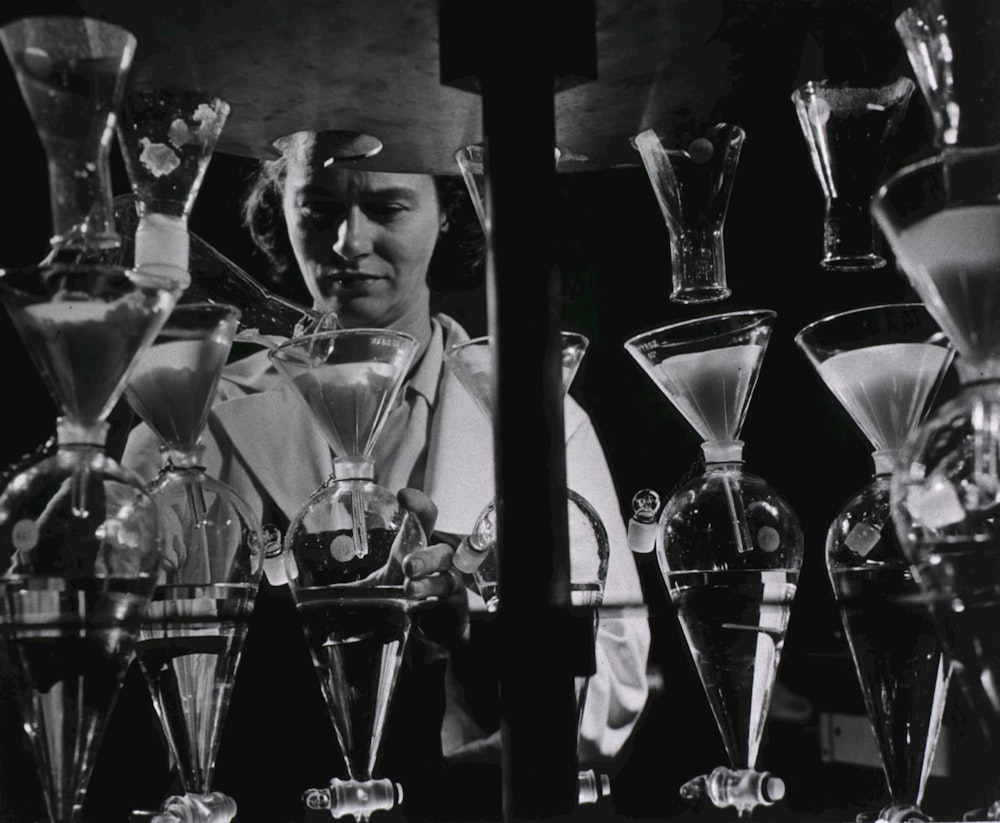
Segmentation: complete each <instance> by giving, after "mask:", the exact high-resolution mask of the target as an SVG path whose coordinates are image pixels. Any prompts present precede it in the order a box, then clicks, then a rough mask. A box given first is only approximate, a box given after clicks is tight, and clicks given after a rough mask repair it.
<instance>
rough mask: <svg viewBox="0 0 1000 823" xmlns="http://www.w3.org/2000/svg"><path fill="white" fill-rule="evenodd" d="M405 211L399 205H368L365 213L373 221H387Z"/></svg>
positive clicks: (403, 207)
mask: <svg viewBox="0 0 1000 823" xmlns="http://www.w3.org/2000/svg"><path fill="white" fill-rule="evenodd" d="M405 210H406V207H405V206H403V205H402V204H401V203H369V204H368V205H367V206H365V213H366V214H368V216H369V217H371V218H372V219H374V220H387V219H390V218H392V217H395V216H396V215H398V214H400V213H402V212H403V211H405Z"/></svg>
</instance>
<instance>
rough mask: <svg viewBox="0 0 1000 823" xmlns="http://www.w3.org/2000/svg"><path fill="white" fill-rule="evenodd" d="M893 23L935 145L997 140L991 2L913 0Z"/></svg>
mask: <svg viewBox="0 0 1000 823" xmlns="http://www.w3.org/2000/svg"><path fill="white" fill-rule="evenodd" d="M895 25H896V31H897V33H898V34H899V37H900V40H901V41H902V43H903V46H904V47H905V49H906V54H907V56H908V58H909V60H910V65H911V66H912V67H913V73H914V76H915V77H916V78H917V83H918V85H919V86H920V89H921V91H922V92H923V95H924V98H925V100H926V102H927V105H928V107H929V108H930V112H931V117H932V120H933V125H934V144H935V146H936V147H937V148H938V149H939V150H941V151H947V150H950V149H953V148H970V147H976V146H991V145H994V144H996V143H997V142H998V141H1000V110H998V108H997V102H996V92H995V89H996V86H997V82H998V80H1000V74H998V69H997V63H996V58H995V54H994V53H995V44H996V39H997V35H998V33H1000V7H998V6H997V4H996V2H994V0H985V2H977V3H969V2H963V0H914V3H913V5H912V6H911V7H910V8H908V9H906V10H905V11H903V12H902V13H901V14H900V15H899V16H898V17H897V18H896V23H895Z"/></svg>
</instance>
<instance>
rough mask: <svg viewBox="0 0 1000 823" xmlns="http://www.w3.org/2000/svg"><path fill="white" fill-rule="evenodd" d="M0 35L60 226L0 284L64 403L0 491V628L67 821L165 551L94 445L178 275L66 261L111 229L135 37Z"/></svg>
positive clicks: (14, 26) (60, 20) (21, 26)
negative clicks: (113, 171)
mask: <svg viewBox="0 0 1000 823" xmlns="http://www.w3.org/2000/svg"><path fill="white" fill-rule="evenodd" d="M0 42H2V44H3V47H4V51H5V53H6V55H7V57H8V60H9V61H10V63H11V65H12V66H13V67H14V71H15V74H16V75H17V80H18V85H19V86H20V89H21V92H22V95H23V96H24V99H25V101H26V103H27V104H28V111H29V113H30V114H31V116H32V118H33V119H34V122H35V125H36V128H37V130H38V133H39V136H40V138H41V141H42V144H43V147H44V149H45V152H46V155H47V159H48V172H49V186H50V198H51V202H52V210H53V211H52V216H53V223H54V230H55V231H54V234H53V236H52V241H51V242H52V247H53V254H52V255H51V256H50V262H47V263H43V264H42V265H40V266H34V267H28V268H24V269H18V270H6V271H3V272H2V273H0V300H2V302H3V304H4V308H5V309H6V311H7V314H8V316H9V317H10V320H11V322H12V324H13V326H14V328H15V329H16V330H17V332H18V334H19V335H20V337H21V340H22V341H23V343H24V345H25V348H26V349H27V351H28V354H29V356H30V357H31V359H32V362H33V363H34V365H35V367H36V368H37V369H38V371H39V373H40V374H41V377H42V379H43V381H44V383H45V385H46V387H47V389H48V390H49V392H50V394H51V395H52V398H53V400H54V401H55V403H56V405H57V407H58V408H59V409H60V413H61V416H60V417H59V419H58V421H57V424H56V428H57V442H56V448H55V451H54V452H53V453H52V454H50V455H48V456H45V457H42V458H40V459H37V460H33V461H29V462H28V463H25V464H22V465H21V466H20V467H19V468H18V470H17V471H16V472H14V473H13V474H12V476H9V477H8V478H6V483H5V485H4V487H3V489H2V491H0V555H2V564H3V566H2V568H3V573H2V575H0V589H2V597H0V637H2V639H3V644H4V647H5V650H6V653H7V654H8V656H9V657H10V658H11V661H12V663H13V664H14V669H15V670H16V671H18V672H19V678H20V679H19V683H18V686H19V688H18V691H19V696H20V698H21V709H22V712H23V717H24V721H25V730H26V732H27V735H28V738H29V741H30V743H31V747H32V749H33V752H34V756H35V759H36V764H37V767H38V773H39V777H40V779H41V783H42V788H43V793H44V797H45V803H46V809H47V814H48V817H49V820H50V821H53V823H70V822H71V821H77V820H79V817H80V808H81V806H82V803H83V797H84V794H85V791H86V787H87V782H88V780H89V777H90V772H91V769H92V767H93V762H94V754H95V752H96V748H97V745H98V744H99V741H100V738H101V735H102V733H103V731H104V728H105V725H106V721H107V719H108V716H109V714H110V712H111V710H112V707H113V705H114V702H115V699H116V697H117V695H118V691H119V689H120V686H121V684H122V681H123V679H124V675H125V671H126V668H127V666H128V664H129V662H130V660H131V659H132V656H133V651H134V643H135V639H136V633H137V631H138V627H139V622H140V619H141V615H142V612H143V609H144V607H145V605H146V603H147V602H148V599H149V597H150V595H151V594H152V592H153V589H154V586H155V583H156V574H157V570H158V567H159V564H160V560H161V547H162V544H161V541H160V535H159V532H158V519H157V511H156V505H155V503H154V502H153V500H152V498H151V497H150V496H149V495H148V494H147V493H146V492H145V490H144V489H143V487H142V483H141V481H140V480H139V479H138V477H136V476H135V475H134V474H133V473H132V472H130V471H128V470H126V469H124V468H123V467H122V466H120V465H119V464H118V463H116V462H115V461H114V460H112V459H111V458H110V457H108V456H107V454H106V453H105V450H104V444H105V441H106V437H107V431H108V424H107V421H106V417H107V415H108V413H109V411H110V409H111V407H112V406H113V405H114V403H115V402H116V401H117V399H118V398H119V397H120V395H121V392H122V389H123V387H124V384H125V381H126V379H127V377H128V374H129V371H130V369H131V368H132V366H133V364H134V362H135V359H136V357H137V356H138V355H139V354H140V353H141V352H142V350H143V349H144V348H145V347H146V346H148V345H149V344H150V343H151V341H152V340H153V338H154V337H155V335H156V333H157V331H158V330H159V328H160V326H162V324H163V322H164V321H165V320H166V318H167V316H168V314H169V313H170V311H171V310H172V309H173V307H174V304H175V303H176V300H177V297H178V293H179V289H178V287H177V285H176V282H175V281H173V280H170V279H164V278H162V277H158V276H155V275H152V274H146V273H141V272H136V271H131V270H128V269H124V268H121V267H116V266H110V265H100V264H88V263H80V262H72V261H76V260H77V259H78V258H79V257H81V256H83V257H86V256H87V253H88V252H89V251H91V250H93V251H97V250H100V249H104V248H109V247H113V246H114V244H115V243H117V242H118V238H117V235H116V234H115V231H114V224H113V220H112V216H111V208H110V204H111V198H110V188H109V186H108V182H109V180H110V174H109V172H108V162H107V161H108V149H109V144H110V139H111V135H112V134H113V131H114V123H115V117H116V111H117V107H118V105H119V103H120V96H121V89H122V86H123V81H124V77H125V75H126V74H127V71H128V68H129V66H130V65H131V59H132V55H133V54H134V51H135V38H134V37H133V36H132V35H131V34H130V33H129V32H127V31H126V30H124V29H122V28H120V27H118V26H115V25H112V24H108V23H105V22H103V21H98V20H93V19H90V18H81V17H61V16H41V17H27V18H22V19H19V20H15V21H13V22H11V23H8V24H6V25H5V26H3V27H0ZM60 252H64V253H65V254H62V255H61V254H60ZM63 261H69V262H63Z"/></svg>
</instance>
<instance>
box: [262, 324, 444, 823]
mask: <svg viewBox="0 0 1000 823" xmlns="http://www.w3.org/2000/svg"><path fill="white" fill-rule="evenodd" d="M416 349H417V341H416V340H415V339H414V338H413V337H412V336H410V335H408V334H403V333H401V332H396V331H391V330H387V329H339V330H336V331H330V332H320V333H317V334H311V335H306V336H304V337H300V338H295V339H292V340H289V341H287V342H286V343H282V344H281V345H279V346H277V347H275V348H273V349H271V350H270V354H269V356H270V358H271V361H272V362H273V363H274V365H275V367H276V368H277V370H278V372H279V373H280V374H281V375H282V377H283V378H284V379H285V380H286V381H287V383H288V386H289V387H290V388H291V390H292V391H293V392H294V393H295V395H296V396H297V397H299V398H300V399H301V400H302V401H303V402H304V403H305V405H306V407H307V408H308V409H309V410H310V413H311V414H312V416H313V417H314V418H315V420H316V423H317V425H318V426H319V427H320V429H321V430H322V431H323V433H324V435H325V436H326V439H327V442H328V443H329V444H330V448H331V450H332V451H333V454H334V458H333V474H332V475H331V477H330V478H329V479H328V480H327V481H326V482H325V483H324V484H323V485H322V486H321V487H320V488H319V489H318V490H317V491H316V493H315V494H313V496H312V497H310V498H309V500H308V501H307V502H306V503H305V505H304V506H303V507H302V509H301V510H300V511H299V512H298V514H296V516H295V517H294V518H293V519H292V522H291V523H290V524H289V526H288V530H287V532H286V533H285V538H284V543H283V555H284V558H285V567H286V570H287V574H288V585H289V589H290V591H291V595H292V598H293V600H294V601H295V605H296V608H297V610H298V613H299V616H300V617H301V619H302V625H303V629H304V632H305V636H306V641H307V643H308V646H309V649H310V652H311V654H312V659H313V664H314V666H315V669H316V673H317V675H318V677H319V681H320V686H321V688H322V691H323V696H324V698H325V700H326V705H327V709H328V710H329V712H330V717H331V719H332V721H333V725H334V729H335V730H336V733H337V739H338V741H339V743H340V749H341V753H342V754H343V756H344V760H345V763H346V766H347V771H348V779H347V780H340V779H338V778H334V779H333V780H332V781H331V782H330V785H329V786H328V787H324V788H317V789H309V790H308V791H307V792H306V793H305V797H304V801H305V805H306V807H307V808H309V809H326V810H328V811H330V813H331V814H332V815H333V816H335V817H340V816H344V815H353V816H354V817H355V818H356V819H357V820H367V819H368V817H369V816H370V815H371V814H372V813H373V812H374V811H377V810H379V809H391V808H393V806H395V805H397V804H398V803H400V802H401V801H402V788H401V787H400V786H399V785H398V784H396V783H393V782H392V781H391V780H388V779H384V778H375V777H374V773H375V769H376V766H377V763H378V757H379V751H380V746H381V742H382V735H383V732H384V729H385V724H386V721H387V717H388V713H389V708H390V705H391V703H392V696H393V692H394V690H395V685H396V679H397V675H398V673H399V667H400V664H401V662H402V658H403V652H404V649H405V647H406V643H407V640H408V638H409V634H410V629H411V624H412V619H413V618H412V613H413V611H414V610H415V609H417V608H419V607H420V606H421V605H422V604H423V603H425V602H426V601H421V600H418V599H416V598H414V597H411V596H410V595H408V594H407V593H406V591H405V590H404V586H403V584H404V576H403V572H402V566H401V564H402V561H403V559H404V558H405V557H406V555H408V554H409V553H410V552H412V551H414V550H416V549H420V548H424V547H425V546H426V545H427V540H426V536H425V535H424V532H423V529H422V527H421V525H420V523H419V521H418V520H417V518H416V517H415V516H414V515H413V514H411V513H410V512H409V511H408V510H407V509H405V508H403V507H402V506H400V504H399V502H398V501H397V499H396V495H394V494H392V493H391V492H390V491H389V490H388V489H386V488H385V487H384V486H381V485H379V484H377V483H376V482H375V466H374V462H373V460H372V453H373V450H374V448H375V443H376V441H377V440H378V437H379V433H380V432H381V431H382V428H383V426H384V424H385V421H386V419H387V415H388V413H389V411H390V410H391V409H392V407H393V405H394V403H395V400H396V397H397V395H398V394H399V391H400V388H401V387H402V384H403V380H404V379H405V377H406V374H407V371H408V370H409V367H410V365H411V363H412V362H413V358H414V357H415V355H416Z"/></svg>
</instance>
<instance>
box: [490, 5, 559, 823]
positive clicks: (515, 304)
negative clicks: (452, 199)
mask: <svg viewBox="0 0 1000 823" xmlns="http://www.w3.org/2000/svg"><path fill="white" fill-rule="evenodd" d="M502 14H504V16H505V17H507V16H508V12H506V11H505V12H502ZM513 16H514V17H518V15H513ZM540 18H542V19H536V20H521V22H520V24H519V27H518V29H517V41H518V42H517V49H516V52H517V56H516V59H512V58H513V55H512V54H511V52H509V51H507V50H499V49H498V50H491V58H490V60H489V66H488V67H487V68H486V69H485V70H484V71H483V73H482V75H481V77H480V79H481V93H482V106H483V130H484V135H485V144H486V163H487V168H486V175H487V200H488V204H489V206H488V207H489V208H490V214H491V223H492V228H493V231H492V237H491V246H492V255H491V257H492V265H493V270H492V272H491V275H492V276H491V287H492V288H493V289H494V301H493V306H494V310H495V316H494V317H493V318H491V323H492V329H491V332H492V333H493V334H495V337H496V346H495V347H494V350H495V356H496V358H497V362H496V363H495V364H494V365H495V369H496V370H495V373H496V374H497V375H498V386H497V399H496V403H497V408H496V409H495V410H494V413H495V417H494V419H495V426H494V436H495V454H496V483H497V499H498V504H499V505H498V530H499V543H500V545H501V547H502V549H501V555H500V581H501V592H502V594H501V599H502V605H501V608H500V612H499V615H498V621H499V628H500V632H499V634H500V637H501V641H500V642H501V646H502V648H501V649H500V655H501V675H500V701H501V712H502V718H503V720H502V737H503V776H504V797H503V804H504V819H505V820H506V821H521V820H539V819H546V818H548V819H552V818H556V817H564V816H565V815H567V814H568V813H569V812H571V811H572V809H573V808H574V806H575V799H576V792H577V762H576V711H575V706H574V701H575V691H574V680H573V661H572V660H571V659H570V654H569V647H570V646H571V645H572V644H570V643H567V642H563V640H562V637H563V635H564V634H565V631H566V625H567V624H566V619H565V618H566V616H567V611H566V608H565V607H566V605H568V603H569V594H568V592H569V574H568V565H569V549H568V535H567V533H568V527H567V517H566V461H565V438H564V424H563V408H562V391H561V363H560V344H559V328H558V326H559V307H558V305H556V304H555V300H554V298H555V295H556V294H557V293H558V288H557V283H556V282H555V278H556V277H557V272H556V271H555V268H554V251H553V249H554V243H553V238H552V236H551V226H552V220H551V216H552V214H553V211H554V209H555V208H556V204H555V168H554V162H553V147H554V146H555V102H554V82H553V67H552V64H551V59H550V54H551V47H552V46H551V42H552V41H551V38H552V37H553V36H554V34H555V32H554V31H553V30H552V29H551V25H550V24H551V22H552V21H551V20H545V19H544V18H545V15H540ZM536 24H537V25H536ZM488 39H489V40H490V41H491V42H498V41H503V40H504V38H503V37H502V36H499V35H496V34H494V36H491V37H490V38H488Z"/></svg>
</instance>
